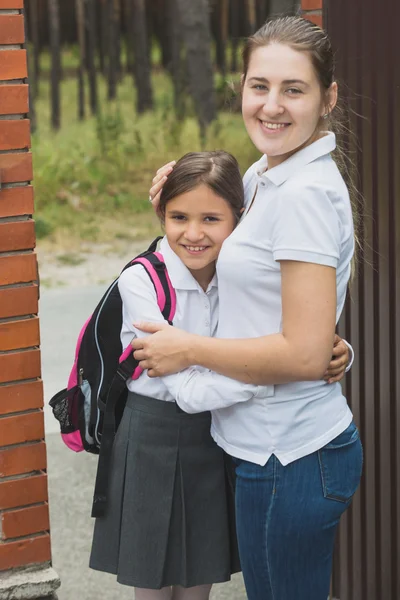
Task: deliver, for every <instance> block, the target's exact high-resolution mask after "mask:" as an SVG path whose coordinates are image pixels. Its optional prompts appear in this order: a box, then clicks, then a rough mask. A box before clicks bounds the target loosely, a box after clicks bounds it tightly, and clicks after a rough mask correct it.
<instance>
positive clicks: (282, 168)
mask: <svg viewBox="0 0 400 600" xmlns="http://www.w3.org/2000/svg"><path fill="white" fill-rule="evenodd" d="M323 133H324V135H323V136H322V137H321V138H319V139H318V140H316V141H315V142H313V143H312V144H310V145H309V146H306V147H305V148H303V149H302V150H299V151H298V152H295V153H294V154H292V156H290V157H289V158H288V159H287V160H285V161H284V162H283V163H281V164H280V165H278V166H277V167H273V168H272V169H271V170H270V171H266V169H267V167H268V160H267V157H266V156H265V155H264V156H262V157H261V159H260V160H259V161H258V163H257V168H256V171H257V175H258V176H259V177H266V178H267V179H269V180H270V181H271V182H272V183H273V184H274V185H276V186H279V185H281V184H282V183H284V182H285V181H286V180H287V179H289V177H291V176H292V175H293V173H294V172H295V171H298V170H299V169H301V168H303V167H305V166H306V165H308V164H309V163H311V162H313V161H314V160H316V159H317V158H320V157H321V156H325V155H326V154H329V153H330V152H332V151H333V150H334V149H335V148H336V136H335V134H334V133H333V132H332V131H324V132H323Z"/></svg>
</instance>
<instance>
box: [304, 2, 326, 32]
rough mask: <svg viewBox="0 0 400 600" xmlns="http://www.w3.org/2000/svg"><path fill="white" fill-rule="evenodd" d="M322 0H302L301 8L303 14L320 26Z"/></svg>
mask: <svg viewBox="0 0 400 600" xmlns="http://www.w3.org/2000/svg"><path fill="white" fill-rule="evenodd" d="M322 2H323V0H302V2H301V9H302V11H303V16H304V17H306V19H309V20H310V21H312V22H313V23H316V24H317V25H319V26H320V27H322Z"/></svg>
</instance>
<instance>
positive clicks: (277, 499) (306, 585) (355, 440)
mask: <svg viewBox="0 0 400 600" xmlns="http://www.w3.org/2000/svg"><path fill="white" fill-rule="evenodd" d="M234 460H235V462H236V465H237V467H236V475H237V479H236V519H237V534H238V541H239V552H240V560H241V563H242V569H243V576H244V581H245V585H246V591H247V596H248V600H327V598H328V595H329V584H330V575H331V567H332V555H333V546H334V538H335V532H336V528H337V525H338V523H339V519H340V516H341V515H342V513H343V512H344V511H345V510H346V508H348V506H349V504H350V502H351V498H352V496H353V494H354V492H355V491H356V489H357V487H358V484H359V482H360V477H361V471H362V446H361V442H360V438H359V434H358V429H357V427H356V426H355V425H354V423H351V424H350V425H349V427H348V428H347V429H346V430H345V431H343V433H341V434H340V435H338V436H337V437H336V438H335V439H334V440H332V441H331V442H329V444H327V445H326V446H324V447H323V448H321V450H318V451H317V452H314V453H313V454H310V455H308V456H304V457H303V458H300V459H298V460H296V461H294V462H292V463H290V464H288V465H286V466H285V467H284V466H282V465H281V463H280V462H279V461H278V459H277V458H276V457H275V456H271V458H270V459H269V460H268V462H267V464H266V465H264V466H263V467H261V466H260V465H256V464H254V463H250V462H247V461H245V460H240V459H234Z"/></svg>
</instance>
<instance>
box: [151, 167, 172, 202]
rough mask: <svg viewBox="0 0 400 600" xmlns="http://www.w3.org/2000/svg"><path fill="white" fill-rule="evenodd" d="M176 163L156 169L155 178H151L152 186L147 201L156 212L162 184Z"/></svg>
mask: <svg viewBox="0 0 400 600" xmlns="http://www.w3.org/2000/svg"><path fill="white" fill-rule="evenodd" d="M175 163H176V161H175V160H172V161H171V162H169V163H167V164H166V165H164V166H162V167H161V168H160V169H158V171H157V173H156V176H155V177H154V178H153V182H152V183H153V185H152V187H151V188H150V191H149V200H150V202H151V203H152V205H153V208H154V210H155V211H156V212H157V211H158V205H159V204H160V196H161V190H162V189H163V185H164V183H165V182H166V181H167V177H168V175H169V174H170V173H171V171H172V169H173V168H174V166H175Z"/></svg>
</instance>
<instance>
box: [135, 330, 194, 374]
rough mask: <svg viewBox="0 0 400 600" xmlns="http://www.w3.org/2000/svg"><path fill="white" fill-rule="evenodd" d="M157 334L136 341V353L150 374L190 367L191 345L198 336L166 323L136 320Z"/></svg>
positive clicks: (165, 372) (169, 372)
mask: <svg viewBox="0 0 400 600" xmlns="http://www.w3.org/2000/svg"><path fill="white" fill-rule="evenodd" d="M133 325H134V327H136V328H137V329H140V331H146V332H147V333H152V334H154V335H149V336H148V337H144V338H135V339H134V340H132V342H131V344H132V348H133V350H134V352H133V356H134V357H135V359H136V360H138V361H139V364H140V366H141V367H142V369H147V375H148V376H149V377H162V376H163V375H170V374H171V373H178V372H179V371H183V369H186V368H187V367H190V365H191V362H190V356H189V354H190V352H189V351H190V348H191V347H192V344H193V338H195V337H196V336H194V335H192V334H190V333H187V332H186V331H183V330H182V329H178V328H177V327H172V326H171V325H166V324H164V323H145V322H143V323H134V324H133Z"/></svg>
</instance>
